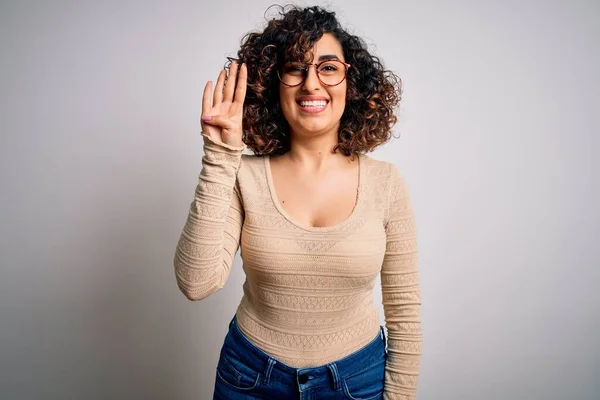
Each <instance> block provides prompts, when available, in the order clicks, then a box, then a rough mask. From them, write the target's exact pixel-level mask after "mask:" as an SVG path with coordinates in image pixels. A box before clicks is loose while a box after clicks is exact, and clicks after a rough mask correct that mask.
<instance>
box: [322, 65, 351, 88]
mask: <svg viewBox="0 0 600 400" xmlns="http://www.w3.org/2000/svg"><path fill="white" fill-rule="evenodd" d="M317 73H318V74H319V78H321V81H322V82H323V83H324V84H325V85H337V84H338V83H340V82H341V81H343V80H344V77H345V76H346V65H345V64H344V63H342V62H340V61H334V60H331V61H323V62H322V63H320V64H319V65H318V66H317Z"/></svg>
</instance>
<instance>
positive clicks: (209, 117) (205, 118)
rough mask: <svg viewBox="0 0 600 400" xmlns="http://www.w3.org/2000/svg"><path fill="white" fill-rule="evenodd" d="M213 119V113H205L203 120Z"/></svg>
mask: <svg viewBox="0 0 600 400" xmlns="http://www.w3.org/2000/svg"><path fill="white" fill-rule="evenodd" d="M211 119H212V115H203V116H202V121H210V120H211Z"/></svg>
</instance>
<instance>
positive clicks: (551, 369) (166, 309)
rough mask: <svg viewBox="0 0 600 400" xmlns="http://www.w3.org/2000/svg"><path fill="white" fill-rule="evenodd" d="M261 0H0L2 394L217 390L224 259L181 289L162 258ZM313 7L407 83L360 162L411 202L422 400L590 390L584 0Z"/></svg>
mask: <svg viewBox="0 0 600 400" xmlns="http://www.w3.org/2000/svg"><path fill="white" fill-rule="evenodd" d="M270 4H271V2H270V1H262V0H261V1H252V2H250V1H247V2H243V1H229V2H218V1H212V2H210V3H209V2H206V1H200V0H196V1H161V2H159V1H147V2H142V1H138V2H134V1H119V2H117V1H107V2H99V1H98V2H84V1H79V2H67V1H55V2H52V3H51V2H43V1H38V2H34V1H19V2H17V1H13V2H12V4H11V2H2V4H1V5H0V99H1V106H0V129H1V138H0V168H1V170H0V180H1V182H0V183H1V195H0V235H1V238H0V239H1V240H0V274H1V275H0V318H1V319H0V351H1V353H0V394H1V397H2V398H3V399H7V400H8V399H27V400H30V399H86V400H87V399H102V400H104V399H189V400H192V399H200V400H207V399H210V398H212V388H213V384H214V378H215V367H216V362H217V359H218V353H219V350H220V347H221V345H222V343H223V338H224V336H225V333H226V331H227V324H228V322H229V321H230V319H231V318H232V316H233V313H234V311H235V309H236V307H237V304H238V302H239V300H240V298H241V294H242V283H243V280H244V276H243V272H242V270H241V263H240V260H239V258H238V259H237V261H236V264H235V268H234V271H233V272H232V274H231V276H230V279H229V281H228V283H227V285H226V287H225V288H223V289H222V290H221V291H219V292H218V293H215V294H214V295H212V296H211V297H210V298H208V299H205V300H203V301H200V302H190V301H188V300H187V299H185V297H184V296H183V295H182V294H181V293H179V291H178V289H177V286H176V283H175V276H174V272H173V255H174V251H175V246H176V243H177V240H178V237H179V234H180V232H181V229H182V228H183V224H184V221H185V218H186V216H187V211H188V207H189V204H190V202H191V200H192V198H193V193H194V189H195V185H196V181H197V176H198V174H199V172H200V166H201V156H202V140H201V137H200V135H199V132H198V131H199V121H198V119H199V110H200V101H201V92H202V88H203V86H204V84H205V82H206V81H207V80H209V79H212V80H214V79H216V77H217V74H218V72H219V70H220V68H222V66H223V64H224V62H225V57H226V56H231V55H235V54H236V52H237V49H238V48H239V44H240V39H241V38H242V37H243V35H244V34H245V33H247V32H249V31H251V30H256V29H260V28H262V27H263V26H264V16H263V14H264V12H265V10H266V9H267V7H268V6H269V5H270ZM329 5H330V8H331V9H332V10H334V11H336V12H337V15H338V17H339V18H340V20H341V21H342V23H343V24H344V26H346V27H349V28H350V29H351V32H353V33H354V34H357V35H359V36H361V37H363V38H364V39H365V40H366V41H367V43H368V44H369V46H370V49H371V50H372V51H373V53H375V54H376V55H378V56H381V57H382V59H383V60H384V62H385V66H386V68H388V69H391V70H393V71H395V72H396V73H397V74H398V75H399V76H400V77H401V78H402V80H403V83H404V95H403V101H402V107H401V110H400V112H399V118H400V122H399V123H398V124H397V125H396V127H395V135H396V136H399V137H400V138H399V139H394V140H393V141H392V142H390V143H389V144H387V145H385V146H384V147H383V148H381V149H380V150H378V151H376V152H375V153H374V154H372V156H373V157H375V158H379V159H383V160H388V161H393V162H394V163H396V165H397V166H398V167H399V169H400V170H401V171H402V172H403V173H404V175H405V177H406V179H407V182H408V184H409V187H410V189H411V196H412V201H413V203H414V210H415V213H416V220H417V229H418V233H419V238H418V239H419V252H420V267H421V282H422V301H423V308H422V316H423V330H424V339H425V342H424V347H423V358H422V368H421V378H420V383H419V396H418V398H419V399H423V400H426V399H427V400H432V399H435V400H438V399H444V400H452V399H457V400H458V399H461V400H463V399H473V400H496V399H497V400H506V399H523V400H531V399H544V400H548V399H560V400H565V399H586V400H587V399H590V400H591V399H598V398H600V384H599V377H600V339H599V338H600V333H599V330H600V306H599V304H600V294H599V289H598V287H599V285H600V272H599V268H600V250H599V247H600V246H599V243H598V240H599V238H600V232H599V231H600V228H599V225H600V224H599V212H598V205H599V204H600V198H599V197H600V191H599V185H598V179H597V173H598V171H599V168H598V161H597V159H596V158H595V157H594V155H593V152H597V151H598V149H599V148H600V146H599V145H600V143H599V142H600V140H599V139H598V135H599V134H600V129H599V128H600V124H599V123H598V113H599V111H598V110H599V105H600V102H599V100H598V99H599V92H600V91H599V86H600V84H599V78H598V76H599V75H598V73H599V71H600V51H599V49H600V46H599V42H600V24H599V23H598V21H599V20H600V5H599V3H597V2H594V1H583V0H578V1H570V2H567V1H562V2H558V1H544V2H542V1H539V2H533V1H494V2H492V1H479V2H476V1H464V0H460V1H453V2H442V1H439V2H431V1H421V2H416V1H381V0H379V1H376V0H369V1H335V2H333V3H329ZM378 283H379V281H378ZM380 300H381V295H380V292H378V291H377V290H376V292H375V294H374V301H375V302H376V303H377V304H378V305H379V306H380ZM380 310H381V307H380ZM381 313H382V311H381ZM382 322H383V318H382Z"/></svg>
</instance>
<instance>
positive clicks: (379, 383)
mask: <svg viewBox="0 0 600 400" xmlns="http://www.w3.org/2000/svg"><path fill="white" fill-rule="evenodd" d="M384 380H385V360H382V361H381V362H379V363H377V364H374V365H373V366H371V367H369V368H368V369H366V370H364V371H361V372H359V373H356V374H353V375H351V376H349V377H346V378H344V379H343V382H342V384H343V387H344V394H345V395H346V397H347V398H348V399H351V400H375V399H381V398H383V383H384Z"/></svg>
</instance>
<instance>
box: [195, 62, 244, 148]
mask: <svg viewBox="0 0 600 400" xmlns="http://www.w3.org/2000/svg"><path fill="white" fill-rule="evenodd" d="M238 69H239V76H238ZM236 77H237V82H236ZM225 78H227V82H225ZM247 83H248V69H247V67H246V64H242V66H241V68H240V67H239V65H238V63H237V62H236V61H233V62H232V63H231V67H230V68H229V76H227V72H226V71H225V70H223V71H221V73H220V74H219V77H218V78H217V85H216V87H215V91H214V94H213V96H212V101H211V92H212V81H208V82H207V83H206V86H205V87H204V94H203V96H202V117H201V122H200V124H201V126H202V131H203V132H204V133H205V134H208V135H209V136H210V137H211V138H213V139H215V140H216V141H218V142H222V143H225V144H228V145H230V146H236V147H241V146H243V144H244V142H243V141H242V111H243V108H244V99H245V98H246V86H247Z"/></svg>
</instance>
